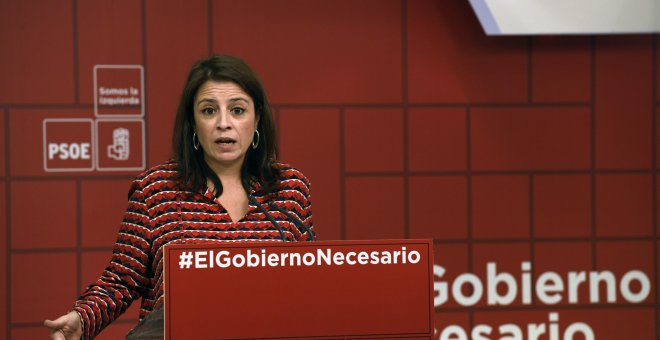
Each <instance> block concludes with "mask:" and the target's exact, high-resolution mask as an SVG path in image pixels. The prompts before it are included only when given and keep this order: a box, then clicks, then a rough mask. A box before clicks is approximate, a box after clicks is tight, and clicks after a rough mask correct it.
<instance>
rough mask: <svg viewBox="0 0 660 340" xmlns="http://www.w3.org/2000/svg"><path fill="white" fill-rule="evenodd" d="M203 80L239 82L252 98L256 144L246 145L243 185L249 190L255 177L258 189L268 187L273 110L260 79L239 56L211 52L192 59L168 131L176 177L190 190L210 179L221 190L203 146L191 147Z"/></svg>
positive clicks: (272, 178) (273, 174)
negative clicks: (209, 55)
mask: <svg viewBox="0 0 660 340" xmlns="http://www.w3.org/2000/svg"><path fill="white" fill-rule="evenodd" d="M207 81H230V82H233V83H235V84H237V85H238V86H240V87H241V88H242V89H243V91H245V92H246V93H247V94H248V95H250V97H251V98H252V101H253V102H254V109H255V114H256V118H258V119H259V123H258V124H257V130H258V131H259V145H258V146H257V148H256V149H252V147H249V148H248V151H247V154H246V155H245V159H244V161H243V166H242V168H241V175H242V179H243V187H244V188H245V190H246V191H248V192H249V185H250V180H251V179H252V178H254V179H256V180H257V181H258V182H259V183H260V185H261V190H260V191H261V192H262V193H268V192H270V191H272V189H273V187H274V186H275V184H276V182H277V178H278V173H277V169H276V168H275V167H273V162H274V161H275V159H276V155H277V142H276V141H277V136H276V129H275V122H274V120H273V114H272V111H271V108H270V104H269V103H268V99H267V97H266V92H265V91H264V88H263V86H262V85H261V82H260V81H259V79H258V78H257V75H256V74H255V73H254V71H252V69H251V68H250V66H248V65H247V64H246V63H245V62H244V61H243V60H241V59H239V58H237V57H234V56H229V55H213V56H211V57H209V58H208V59H203V60H200V61H198V62H197V63H195V64H194V65H193V67H192V69H191V70H190V74H189V75H188V80H187V81H186V84H185V86H184V88H183V93H182V94H181V100H180V101H179V108H178V109H177V112H176V118H175V121H174V133H173V135H172V150H173V153H174V155H173V158H174V160H175V161H176V162H177V163H178V164H179V172H180V181H181V182H182V184H183V185H184V186H186V187H189V188H190V189H191V190H193V191H194V192H198V191H200V190H202V189H203V188H205V187H206V180H207V178H208V179H211V181H212V182H213V185H214V187H215V193H214V194H215V197H219V196H220V195H221V194H222V184H221V183H220V178H218V175H217V174H216V173H215V172H214V171H213V170H212V169H211V168H210V167H209V166H208V164H206V161H204V152H203V150H201V149H200V150H195V149H194V148H193V127H194V126H195V120H194V100H195V95H196V94H197V91H198V90H199V88H200V87H201V86H202V84H204V83H206V82H207Z"/></svg>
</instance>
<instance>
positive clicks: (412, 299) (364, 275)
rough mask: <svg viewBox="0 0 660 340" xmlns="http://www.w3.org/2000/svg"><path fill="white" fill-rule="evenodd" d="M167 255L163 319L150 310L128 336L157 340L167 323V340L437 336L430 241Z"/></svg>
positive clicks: (203, 249)
mask: <svg viewBox="0 0 660 340" xmlns="http://www.w3.org/2000/svg"><path fill="white" fill-rule="evenodd" d="M164 251H165V253H164V273H163V275H164V289H165V302H164V313H163V314H160V313H161V312H162V309H160V310H158V311H155V312H152V313H151V314H150V316H149V317H148V318H147V319H151V320H145V321H146V322H143V323H144V325H142V326H141V328H143V330H142V332H141V331H140V329H138V328H137V327H136V329H135V330H134V331H133V332H132V333H133V336H135V335H136V334H137V335H138V336H137V337H133V339H143V338H144V339H150V338H151V337H148V336H145V337H140V336H139V333H143V334H152V335H153V330H154V325H159V324H160V325H162V322H163V320H164V329H163V330H164V338H165V339H399V340H404V339H408V340H412V339H414V340H422V339H428V340H430V339H432V338H433V331H434V327H433V258H432V254H433V243H432V241H431V240H378V241H318V242H292V243H264V242H255V243H253V242H233V243H213V244H176V245H168V246H166V247H165V250H164ZM152 314H154V316H152ZM149 323H151V325H150V326H148V325H149ZM161 327H162V326H161ZM148 332H151V333H148ZM130 336H131V334H129V338H130ZM159 336H160V338H161V339H162V338H163V334H160V335H159ZM157 337H158V336H155V337H154V338H157Z"/></svg>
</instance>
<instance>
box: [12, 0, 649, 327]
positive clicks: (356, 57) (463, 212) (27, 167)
mask: <svg viewBox="0 0 660 340" xmlns="http://www.w3.org/2000/svg"><path fill="white" fill-rule="evenodd" d="M210 53H221V54H235V55H238V56H240V57H242V58H244V59H245V60H247V61H248V62H249V63H250V64H251V65H252V66H253V67H254V69H255V70H256V72H257V73H258V74H259V76H260V78H261V80H262V81H263V83H264V85H265V88H266V90H267V92H268V95H269V98H270V100H271V103H272V104H273V107H274V109H275V116H276V121H277V124H278V128H279V140H278V142H279V145H280V152H279V156H280V159H281V160H282V161H284V162H287V163H290V164H292V165H293V166H295V167H297V168H299V169H301V170H302V171H303V172H304V173H305V175H306V176H307V177H308V178H309V179H310V181H311V183H312V201H313V209H314V221H315V226H316V228H317V231H318V236H319V238H320V239H322V240H331V239H382V238H387V239H390V238H406V237H408V238H432V239H433V240H434V257H435V264H436V266H435V267H434V275H435V277H434V281H435V284H436V287H445V288H443V289H445V290H444V293H445V294H446V296H445V297H446V299H445V301H440V300H442V299H439V297H441V296H440V295H436V302H437V303H438V305H437V306H436V307H437V308H436V314H435V323H436V324H435V327H436V330H437V333H436V335H435V337H434V339H439V338H441V337H442V336H444V337H445V338H446V339H449V338H460V336H461V335H460V334H459V333H460V331H465V332H466V333H465V334H466V337H469V336H470V331H471V330H472V329H473V327H475V326H476V325H480V324H488V325H491V326H492V327H493V331H492V333H491V334H490V335H491V337H492V338H495V337H497V335H498V333H497V332H498V330H497V327H498V326H499V325H501V324H506V323H515V324H517V325H520V326H521V327H523V328H521V329H526V328H525V327H526V326H527V324H528V323H546V324H547V325H551V324H552V323H553V322H555V321H552V320H550V315H551V314H550V313H554V312H557V318H558V319H559V320H558V321H556V322H555V323H556V324H557V325H558V327H559V329H560V330H561V331H564V330H566V329H567V327H568V326H569V325H570V324H572V323H575V322H584V323H586V324H588V325H590V326H591V327H592V328H593V330H594V332H595V338H597V339H605V340H610V339H657V338H658V336H659V335H658V334H659V333H658V328H657V324H659V323H660V319H658V318H659V316H658V312H657V311H658V310H659V305H658V303H657V301H656V296H657V291H658V289H660V282H657V280H656V279H657V277H658V272H660V265H659V263H660V251H658V249H660V248H659V247H660V242H658V241H657V237H658V236H659V234H658V217H657V211H658V207H660V200H659V199H658V197H660V183H658V180H657V176H658V164H660V136H658V129H659V128H660V118H659V117H660V111H659V110H660V86H659V84H658V82H659V81H660V68H659V67H658V65H660V44H659V43H658V36H657V35H619V36H588V35H585V36H535V37H515V36H509V37H489V36H486V35H485V34H484V33H483V31H482V29H481V27H480V26H479V24H478V21H477V18H476V16H475V15H474V13H473V12H472V10H471V8H470V5H469V3H468V2H467V1H435V0H385V1H380V0H366V1H357V2H356V1H350V0H340V1H327V0H311V1H305V0H283V1H269V0H248V1H239V2H237V1H225V0H193V1H185V2H182V1H175V0H159V1H156V0H140V1H129V0H120V1H105V0H104V1H83V0H72V1H64V2H57V1H55V2H53V1H38V0H28V1H13V2H12V1H0V75H2V76H1V77H0V249H1V251H0V306H1V307H2V308H0V338H7V339H32V338H42V337H47V336H48V335H47V330H46V329H45V328H44V327H43V326H42V322H43V320H44V319H45V318H54V317H57V316H58V315H60V314H62V313H63V312H65V311H66V310H68V309H69V308H70V306H71V304H72V302H73V301H74V299H75V298H76V297H77V296H78V294H80V292H81V290H82V289H83V288H84V287H85V286H86V285H87V284H89V283H90V282H92V281H94V280H96V279H97V278H98V276H99V275H100V274H101V272H102V270H103V268H104V267H105V266H106V265H107V261H108V259H109V256H110V251H111V249H112V245H113V243H114V241H115V238H116V232H117V230H118V227H119V223H120V222H121V219H122V216H123V212H124V210H125V208H126V204H127V192H128V189H129V185H130V181H131V179H132V178H134V177H135V176H136V175H137V174H138V173H139V172H140V171H139V170H131V171H101V170H99V169H91V170H85V171H75V172H73V171H59V172H52V171H47V169H46V167H45V164H44V138H43V137H44V130H43V127H44V120H46V119H61V118H68V119H70V118H74V119H86V120H88V121H93V120H94V119H95V115H94V106H93V92H94V88H93V83H92V81H93V67H94V65H100V64H110V65H141V66H142V67H143V68H144V81H145V89H144V90H145V95H146V98H145V99H146V111H145V116H144V121H145V127H146V129H145V133H146V145H145V146H146V167H149V166H151V165H154V164H158V163H161V162H163V161H165V160H167V159H168V158H169V157H170V156H171V155H170V153H171V132H172V127H173V125H172V124H173V119H174V115H175V113H176V110H177V105H178V99H179V96H180V93H181V88H182V86H183V84H184V82H185V79H186V75H187V72H188V70H189V68H190V66H191V65H192V64H193V63H194V62H195V61H197V60H199V59H201V58H204V57H206V56H208V55H209V54H210ZM131 150H135V149H131ZM525 262H530V266H531V267H530V268H527V269H526V268H523V263H525ZM489 263H490V264H491V265H495V266H496V268H497V271H498V273H510V274H511V275H512V276H513V277H515V278H516V280H517V279H518V278H519V277H520V275H521V272H526V273H530V275H532V277H533V278H538V277H540V276H541V275H544V274H546V275H547V273H549V272H555V273H557V274H558V275H562V276H564V277H565V276H566V275H568V274H567V273H568V272H571V271H574V272H580V271H583V272H588V271H590V270H596V271H611V272H612V273H614V275H615V277H616V279H617V280H619V281H620V279H621V278H622V277H623V275H625V274H626V273H628V272H630V271H634V270H637V271H639V273H642V274H643V275H646V277H647V278H648V284H649V285H650V287H651V288H650V291H649V294H648V296H645V297H644V299H643V301H641V302H640V303H630V302H627V301H624V300H623V297H622V295H621V293H620V292H617V295H616V296H617V302H616V303H611V304H606V305H604V306H602V305H598V304H593V303H591V302H589V289H588V285H586V284H583V285H581V286H580V287H579V288H578V289H577V294H578V302H577V304H573V303H570V302H569V301H568V297H567V295H566V294H564V295H562V299H561V300H560V301H559V302H557V303H556V304H548V303H545V302H543V301H541V300H540V299H539V297H538V296H536V295H534V296H532V299H531V302H529V303H526V302H525V301H523V300H522V299H521V297H520V296H516V297H515V299H514V300H513V301H512V302H511V304H507V305H489V304H488V298H487V296H486V295H484V296H483V297H481V298H480V299H479V301H477V302H475V304H474V306H464V305H461V304H460V303H458V302H457V300H456V297H455V296H454V292H453V291H452V283H453V282H454V281H456V280H457V279H459V278H463V279H464V278H465V277H466V276H465V274H468V276H469V275H476V276H475V277H476V278H478V279H479V280H481V281H482V283H483V284H484V286H483V288H484V290H485V291H484V294H486V289H487V286H486V279H487V276H488V273H487V268H488V264H489ZM642 274H640V275H642ZM43 282H48V289H45V290H44V289H43ZM617 282H618V281H617ZM437 285H439V286H437ZM632 289H633V291H634V292H639V289H641V286H640V283H638V282H637V283H634V284H633V285H632ZM496 291H497V292H498V293H499V294H506V293H507V289H506V287H505V285H504V284H499V285H498V286H497V288H496ZM461 292H462V294H464V295H469V294H472V293H474V287H470V286H469V285H466V286H465V287H463V290H461ZM604 294H605V293H604V292H603V291H601V294H600V295H599V298H600V300H601V301H604V297H605V295H604ZM139 303H140V301H136V302H135V303H134V304H133V305H132V306H131V307H130V308H129V310H128V311H127V313H126V314H125V315H124V316H123V317H122V318H121V319H119V320H118V321H117V322H116V323H114V324H112V325H111V326H110V327H108V328H107V329H106V330H105V331H104V332H103V333H102V334H101V335H100V336H99V337H98V338H99V339H116V338H122V337H123V336H124V334H125V333H126V332H127V331H128V329H130V328H131V327H132V326H134V325H135V322H136V319H137V314H138V309H139ZM553 315H554V314H553ZM553 317H554V316H553ZM452 326H454V327H452ZM452 332H453V333H452ZM456 332H459V333H456ZM561 335H563V334H560V335H558V338H562V336H561ZM576 338H579V335H578V336H576Z"/></svg>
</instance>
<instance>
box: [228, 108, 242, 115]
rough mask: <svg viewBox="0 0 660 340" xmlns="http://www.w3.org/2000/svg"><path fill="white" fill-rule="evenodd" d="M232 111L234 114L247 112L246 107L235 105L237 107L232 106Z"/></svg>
mask: <svg viewBox="0 0 660 340" xmlns="http://www.w3.org/2000/svg"><path fill="white" fill-rule="evenodd" d="M231 112H232V113H234V114H236V115H240V114H242V113H243V112H245V109H244V108H242V107H235V108H232V109H231Z"/></svg>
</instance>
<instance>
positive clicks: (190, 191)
mask: <svg viewBox="0 0 660 340" xmlns="http://www.w3.org/2000/svg"><path fill="white" fill-rule="evenodd" d="M172 147H173V157H172V158H173V159H172V160H170V161H168V162H167V163H164V164H161V165H158V166H155V167H153V168H151V169H149V170H147V171H145V172H144V173H142V174H141V175H139V176H138V177H137V178H136V179H135V180H134V181H133V183H132V185H131V187H130V190H129V199H128V208H127V209H126V213H125V214H124V219H123V222H122V223H121V226H120V230H119V234H118V236H117V242H116V244H115V246H114V249H113V252H112V258H111V260H110V264H109V265H108V266H107V267H106V268H105V270H104V271H103V274H102V275H101V277H100V278H99V279H98V280H97V281H96V282H94V283H93V284H91V285H90V286H88V287H87V289H86V290H85V291H84V292H83V294H82V295H81V296H80V298H79V299H78V301H76V302H75V304H74V306H73V310H72V311H71V312H69V313H68V314H65V315H63V316H61V317H59V318H58V319H56V320H54V321H51V320H46V321H45V322H44V325H45V326H46V327H48V328H49V329H50V331H51V338H52V339H79V338H80V337H81V336H82V338H84V339H91V338H93V337H94V336H96V335H97V334H98V333H99V332H101V330H102V329H103V328H105V327H106V326H107V325H108V324H110V323H111V322H112V321H113V320H115V319H117V318H118V317H119V316H120V315H121V314H122V313H123V312H124V311H126V309H127V308H128V307H129V306H130V305H131V303H132V302H133V301H134V300H135V299H139V298H142V303H141V307H140V319H143V318H144V317H145V316H146V315H148V314H149V313H150V312H151V311H152V310H154V308H156V307H158V306H160V305H162V303H163V297H164V292H163V276H162V274H163V247H164V246H165V245H168V244H180V243H210V242H227V241H241V242H248V241H279V242H286V241H308V240H314V234H315V232H314V227H313V224H312V210H311V201H310V191H309V182H308V180H307V178H305V176H304V175H303V174H302V173H301V172H300V171H298V170H296V169H294V168H293V167H291V166H289V165H287V164H284V163H280V162H278V161H277V160H276V155H277V144H276V129H275V124H274V120H273V116H272V112H271V108H270V105H269V103H268V99H267V98H266V94H265V92H264V90H263V87H262V85H261V83H260V82H259V80H258V78H257V77H256V75H255V73H254V72H253V71H252V70H251V69H250V67H249V66H248V65H247V64H246V63H244V62H243V61H242V60H240V59H238V58H236V57H232V56H217V55H216V56H212V57H210V58H208V59H205V60H201V61H199V62H198V63H196V64H195V65H194V66H193V68H192V70H191V71H190V74H189V76H188V80H187V81H186V85H185V87H184V89H183V94H182V95H181V100H180V103H179V107H178V110H177V113H176V120H175V124H174V133H173V136H172Z"/></svg>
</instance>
